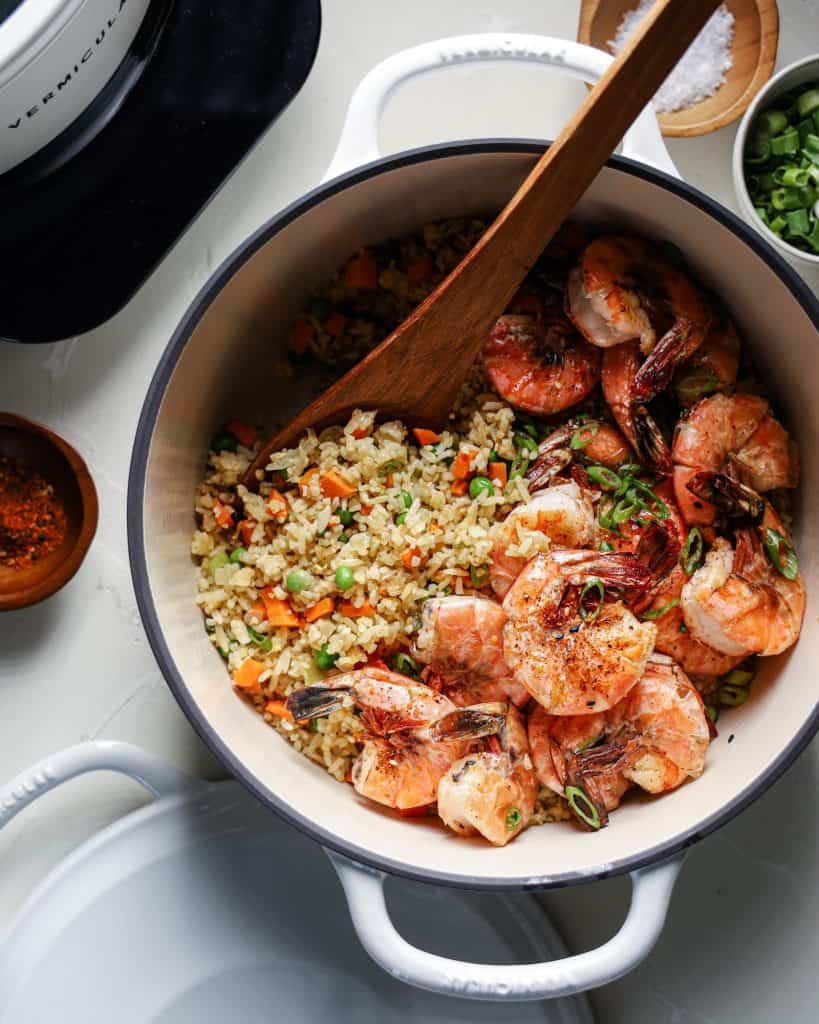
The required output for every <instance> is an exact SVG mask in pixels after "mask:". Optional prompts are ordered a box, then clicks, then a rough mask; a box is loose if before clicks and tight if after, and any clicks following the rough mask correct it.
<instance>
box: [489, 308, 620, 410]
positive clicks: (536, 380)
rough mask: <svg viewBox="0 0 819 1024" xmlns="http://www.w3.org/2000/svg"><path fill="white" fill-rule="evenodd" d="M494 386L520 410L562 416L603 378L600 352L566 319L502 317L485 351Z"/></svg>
mask: <svg viewBox="0 0 819 1024" xmlns="http://www.w3.org/2000/svg"><path fill="white" fill-rule="evenodd" d="M483 360H484V365H485V366H486V373H487V376H488V377H489V380H490V383H491V384H492V386H493V387H494V388H495V390H496V391H497V392H498V394H499V395H500V396H501V397H502V398H505V399H506V401H507V402H509V404H510V405H513V406H515V408H516V409H523V410H524V411H526V412H530V413H534V414H535V415H551V414H553V413H558V412H562V411H563V410H564V409H568V408H569V407H570V406H572V405H576V404H577V403H578V402H580V401H582V400H583V399H584V398H585V397H586V395H588V394H589V392H590V391H591V390H592V388H593V387H594V386H595V384H596V383H597V382H598V380H599V379H600V353H599V352H597V351H596V349H594V348H593V347H592V346H591V345H589V344H587V343H586V342H585V341H584V340H583V339H582V338H581V337H580V336H579V335H578V334H577V332H576V331H575V330H574V329H573V328H572V326H571V324H569V323H568V322H567V321H566V320H565V319H564V318H563V317H562V316H560V315H558V316H555V317H550V318H548V319H546V320H544V319H541V318H538V319H536V318H534V317H531V316H520V315H516V314H508V315H506V316H502V317H500V319H499V320H498V321H497V323H496V324H495V326H494V327H493V328H492V331H491V333H490V335H489V339H488V340H487V342H486V346H485V347H484V352H483Z"/></svg>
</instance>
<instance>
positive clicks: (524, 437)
mask: <svg viewBox="0 0 819 1024" xmlns="http://www.w3.org/2000/svg"><path fill="white" fill-rule="evenodd" d="M512 441H513V442H514V445H515V447H516V448H517V450H518V451H519V452H522V451H528V452H536V451H537V441H535V439H534V438H532V437H529V435H528V434H520V433H516V434H514V435H513V436H512Z"/></svg>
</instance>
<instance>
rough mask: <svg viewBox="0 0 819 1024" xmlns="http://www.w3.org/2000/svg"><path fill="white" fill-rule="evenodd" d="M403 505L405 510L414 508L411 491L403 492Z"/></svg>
mask: <svg viewBox="0 0 819 1024" xmlns="http://www.w3.org/2000/svg"><path fill="white" fill-rule="evenodd" d="M400 497H401V504H402V505H403V506H404V508H412V495H411V494H410V492H409V491H401V495H400Z"/></svg>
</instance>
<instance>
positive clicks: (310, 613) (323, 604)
mask: <svg viewBox="0 0 819 1024" xmlns="http://www.w3.org/2000/svg"><path fill="white" fill-rule="evenodd" d="M335 606H336V603H335V601H334V600H333V599H332V597H323V598H322V599H321V600H320V601H319V602H318V603H317V604H314V605H313V607H312V608H308V609H307V611H306V612H305V613H304V621H305V622H315V621H316V619H321V618H323V617H324V616H325V615H331V614H332V612H333V609H334V608H335Z"/></svg>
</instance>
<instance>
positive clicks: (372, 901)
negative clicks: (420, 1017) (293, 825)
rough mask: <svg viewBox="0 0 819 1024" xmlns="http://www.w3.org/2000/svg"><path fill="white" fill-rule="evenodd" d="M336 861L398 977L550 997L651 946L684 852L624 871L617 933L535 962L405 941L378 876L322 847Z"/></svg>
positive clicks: (447, 989) (494, 996) (356, 921)
mask: <svg viewBox="0 0 819 1024" xmlns="http://www.w3.org/2000/svg"><path fill="white" fill-rule="evenodd" d="M325 852H326V853H327V855H328V857H329V858H330V860H331V861H332V863H333V866H334V867H335V869H336V871H337V873H338V877H339V879H340V880H341V884H342V886H343V887H344V893H345V895H346V897H347V905H348V906H349V908H350V915H351V917H352V920H353V926H354V927H355V930H356V932H357V933H358V937H359V939H360V940H361V944H362V945H363V947H364V949H365V950H366V951H367V953H369V955H370V956H371V957H372V958H373V960H375V962H376V963H377V964H378V965H379V967H381V968H383V969H384V970H385V971H386V972H387V973H388V974H391V975H392V976H393V977H394V978H397V979H398V980H399V981H404V982H406V983H408V984H410V985H415V986H417V987H418V988H423V989H427V990H428V991H430V992H437V993H439V994H441V995H450V996H460V997H462V998H464V999H485V1000H494V1001H501V1000H504V1001H510V1000H514V1001H519V1002H523V1001H528V1000H534V999H554V998H557V997H559V996H570V995H574V994H575V993H577V992H586V991H588V990H589V989H593V988H598V987H599V986H600V985H606V984H608V982H610V981H615V980H616V979H617V978H620V977H622V976H623V975H624V974H628V972H629V971H631V970H633V969H634V968H635V967H636V966H637V964H639V963H640V961H641V960H643V959H644V958H645V957H646V956H647V955H648V953H650V952H651V949H652V948H653V946H654V944H655V943H656V941H657V939H658V938H659V936H660V932H661V931H662V928H663V924H664V923H665V918H666V913H667V912H668V904H669V901H670V899H671V893H672V891H673V889H674V883H675V882H676V880H677V875H678V874H679V871H680V868H681V867H682V863H683V859H684V856H685V855H684V854H678V855H677V856H675V857H673V858H672V859H671V860H667V861H664V862H663V863H661V864H654V865H651V866H650V867H647V868H640V869H639V870H637V871H633V872H632V873H631V904H630V906H629V911H628V914H627V915H626V919H625V921H624V922H623V925H622V927H621V928H620V930H619V931H618V932H617V934H616V935H614V936H612V938H610V939H609V941H608V942H606V943H604V944H603V945H602V946H598V948H597V949H591V950H588V951H587V952H585V953H576V954H575V955H573V956H567V957H564V958H563V959H562V960H554V961H552V962H551V963H542V964H501V965H498V964H473V963H464V962H462V961H460V960H450V959H449V958H447V957H443V956H438V955H437V954H435V953H427V952H425V951H424V950H422V949H418V948H417V947H416V946H412V945H410V943H409V942H407V941H406V940H405V939H403V938H402V937H401V936H400V935H399V934H398V932H397V931H396V930H395V926H394V925H393V923H392V921H391V920H390V916H389V912H388V910H387V905H386V902H385V899H384V879H385V877H386V876H385V874H384V873H383V872H381V871H375V870H374V869H372V868H368V867H365V866H364V865H363V864H358V863H357V862H356V861H352V860H350V859H349V858H347V857H344V856H342V855H340V854H338V853H334V852H331V851H330V850H326V851H325Z"/></svg>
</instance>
